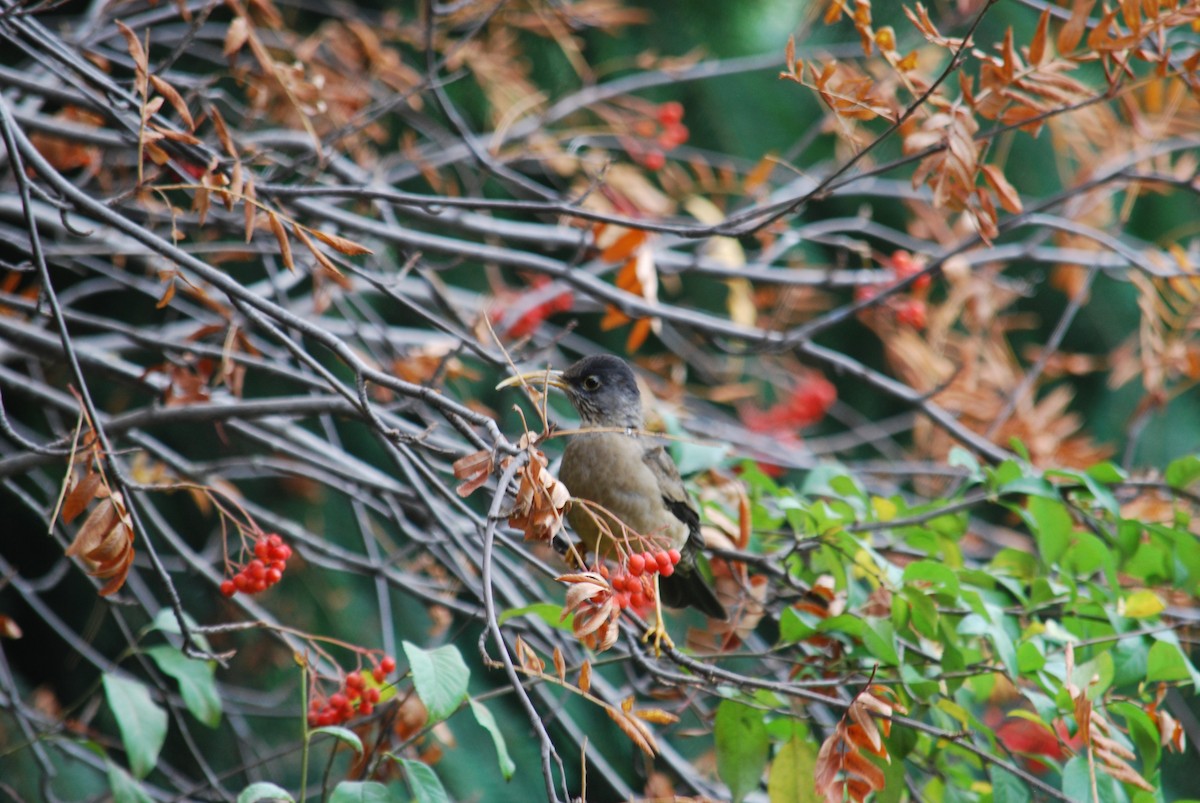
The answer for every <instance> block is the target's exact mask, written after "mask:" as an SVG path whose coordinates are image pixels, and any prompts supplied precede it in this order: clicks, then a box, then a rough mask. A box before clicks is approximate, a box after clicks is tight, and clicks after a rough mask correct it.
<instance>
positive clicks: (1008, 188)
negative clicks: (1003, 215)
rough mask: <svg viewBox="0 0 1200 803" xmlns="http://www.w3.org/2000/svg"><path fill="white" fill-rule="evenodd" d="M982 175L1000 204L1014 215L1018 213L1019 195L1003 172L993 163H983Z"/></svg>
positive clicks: (1019, 206)
mask: <svg viewBox="0 0 1200 803" xmlns="http://www.w3.org/2000/svg"><path fill="white" fill-rule="evenodd" d="M982 169H983V177H984V179H985V180H986V181H987V183H988V185H989V186H991V188H992V190H993V191H995V193H996V197H997V198H998V199H999V200H1000V205H1001V206H1002V207H1004V209H1005V211H1007V212H1011V213H1012V214H1014V215H1019V214H1020V213H1021V210H1022V208H1023V207H1022V206H1021V196H1020V194H1019V193H1018V192H1017V190H1016V188H1014V187H1013V185H1012V184H1009V183H1008V179H1007V178H1005V176H1004V173H1003V172H1001V170H1000V168H998V167H996V166H995V165H983V168H982Z"/></svg>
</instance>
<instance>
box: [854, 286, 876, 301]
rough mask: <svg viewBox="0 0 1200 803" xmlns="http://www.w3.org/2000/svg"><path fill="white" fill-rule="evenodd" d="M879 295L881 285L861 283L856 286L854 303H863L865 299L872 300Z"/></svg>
mask: <svg viewBox="0 0 1200 803" xmlns="http://www.w3.org/2000/svg"><path fill="white" fill-rule="evenodd" d="M877 295H879V285H877V284H860V285H859V286H858V287H855V288H854V303H855V304H861V303H863V302H864V301H870V300H871V299H872V298H874V297H875V296H877Z"/></svg>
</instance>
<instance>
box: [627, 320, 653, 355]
mask: <svg viewBox="0 0 1200 803" xmlns="http://www.w3.org/2000/svg"><path fill="white" fill-rule="evenodd" d="M652 323H653V321H652V319H650V318H640V319H638V320H637V321H635V322H634V324H633V328H632V329H630V330H629V337H627V338H626V339H625V350H626V351H627V352H628V353H629V354H633V353H634V352H635V351H637V350H638V349H639V348H641V347H642V344H643V343H645V342H646V337H647V336H648V335H649V334H650V328H651V325H652Z"/></svg>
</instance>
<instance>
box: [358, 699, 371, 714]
mask: <svg viewBox="0 0 1200 803" xmlns="http://www.w3.org/2000/svg"><path fill="white" fill-rule="evenodd" d="M374 710H375V706H373V705H371V704H370V703H368V702H367V701H366V700H364V701H362V702H361V703H359V704H358V713H360V714H362V715H363V716H366V715H367V714H369V713H371V712H372V711H374Z"/></svg>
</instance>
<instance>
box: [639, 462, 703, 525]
mask: <svg viewBox="0 0 1200 803" xmlns="http://www.w3.org/2000/svg"><path fill="white" fill-rule="evenodd" d="M642 460H644V461H645V463H646V465H647V466H649V467H650V472H651V473H652V474H654V478H655V479H656V480H658V491H659V493H660V494H661V495H662V500H663V503H664V504H666V506H667V509H668V510H670V511H671V513H672V514H674V516H675V518H677V519H679V520H680V521H682V522H683V523H684V524H686V525H687V528H688V542H689V546H692V544H691V543H690V542H691V541H692V540H693V539H694V538H699V537H700V514H699V513H697V512H696V508H695V507H693V506H692V500H691V497H689V496H688V492H687V488H685V487H683V478H682V477H680V476H679V467H678V466H676V465H675V461H674V460H672V459H671V456H670V455H669V454H667V450H666V449H665V448H663V446H662V445H661V444H658V445H655V446H648V447H647V448H646V451H645V452H644V453H643V454H642ZM698 546H704V541H703V539H702V538H701V540H700V542H699V544H698Z"/></svg>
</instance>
